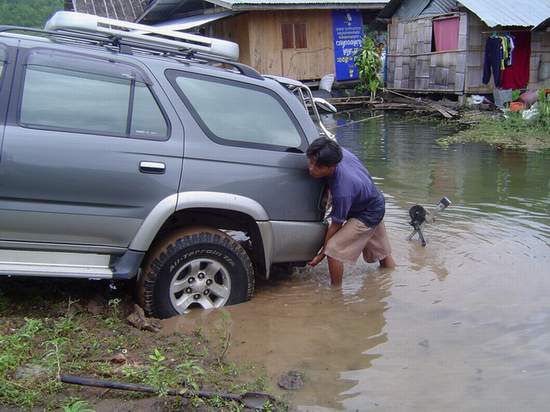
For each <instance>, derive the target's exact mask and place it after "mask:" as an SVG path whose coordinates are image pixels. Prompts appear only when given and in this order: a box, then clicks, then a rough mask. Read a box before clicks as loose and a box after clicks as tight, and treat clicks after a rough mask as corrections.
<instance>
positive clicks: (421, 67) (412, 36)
mask: <svg viewBox="0 0 550 412" xmlns="http://www.w3.org/2000/svg"><path fill="white" fill-rule="evenodd" d="M457 16H459V17H460V30H459V41H458V49H457V50H451V51H445V52H432V35H433V33H432V31H433V29H432V27H433V24H432V20H433V16H430V17H428V16H426V17H421V18H417V19H411V20H403V21H400V20H398V19H395V18H394V19H393V20H392V23H391V24H390V25H389V27H388V31H389V54H388V59H389V60H388V87H389V88H391V89H400V90H407V91H425V92H434V91H442V92H443V91H444V92H449V93H461V92H463V90H464V81H465V72H466V40H467V27H468V26H467V24H468V16H467V14H466V13H460V14H457Z"/></svg>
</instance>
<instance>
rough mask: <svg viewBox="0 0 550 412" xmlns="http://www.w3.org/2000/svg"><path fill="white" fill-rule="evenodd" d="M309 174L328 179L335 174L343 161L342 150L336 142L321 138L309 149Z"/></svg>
mask: <svg viewBox="0 0 550 412" xmlns="http://www.w3.org/2000/svg"><path fill="white" fill-rule="evenodd" d="M306 154H307V159H308V167H309V174H310V175H311V176H313V177H317V178H320V177H328V176H332V175H333V174H334V171H335V170H336V166H338V163H340V161H341V160H342V149H341V148H340V145H338V143H336V141H335V140H332V139H329V138H328V137H320V138H318V139H317V140H315V141H314V142H313V143H312V144H311V145H310V146H309V147H308V149H307V152H306Z"/></svg>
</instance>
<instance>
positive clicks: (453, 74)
mask: <svg viewBox="0 0 550 412" xmlns="http://www.w3.org/2000/svg"><path fill="white" fill-rule="evenodd" d="M460 16H461V17H460V32H459V46H458V47H459V49H458V50H457V51H455V52H442V53H437V52H434V53H432V52H430V50H431V42H432V17H433V16H430V17H423V18H419V19H414V20H408V21H399V20H398V19H393V20H392V23H391V24H390V26H389V29H388V30H389V55H388V58H389V60H388V87H389V88H391V89H401V90H408V91H422V92H434V91H442V92H454V93H460V92H464V93H466V94H488V93H492V92H493V89H494V80H493V77H492V76H491V80H490V81H489V84H487V85H485V84H483V83H482V78H483V64H484V56H485V42H486V41H487V38H488V37H489V35H490V32H491V29H490V28H489V27H488V26H487V25H486V24H485V23H483V22H482V21H481V20H480V19H479V17H477V16H476V15H474V14H472V13H460ZM541 65H547V66H545V67H544V68H546V67H548V70H550V33H548V32H533V33H532V40H531V62H530V79H529V86H528V87H529V88H530V89H537V88H542V87H546V88H550V78H547V79H544V78H541V77H540V74H541V73H543V72H544V70H542V69H543V68H541Z"/></svg>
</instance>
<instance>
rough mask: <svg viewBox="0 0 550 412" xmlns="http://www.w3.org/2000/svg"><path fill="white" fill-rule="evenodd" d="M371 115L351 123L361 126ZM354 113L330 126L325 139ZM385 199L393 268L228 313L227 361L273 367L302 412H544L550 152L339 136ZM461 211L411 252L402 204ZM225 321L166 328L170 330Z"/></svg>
mask: <svg viewBox="0 0 550 412" xmlns="http://www.w3.org/2000/svg"><path fill="white" fill-rule="evenodd" d="M366 115H368V114H360V113H355V114H353V115H347V116H348V117H350V120H357V119H359V118H360V117H361V116H366ZM346 120H347V119H346V115H343V116H342V115H340V116H336V117H330V118H327V119H326V122H327V124H328V126H329V127H331V126H332V127H334V126H336V125H339V124H342V123H343V122H345V121H346ZM336 130H337V138H338V140H339V142H340V143H341V144H342V145H343V146H344V147H346V148H348V149H350V150H351V151H353V152H354V153H356V154H357V155H358V156H359V157H360V158H361V159H362V160H363V161H364V162H365V164H366V165H367V167H368V169H369V170H370V172H371V174H372V175H373V176H374V177H375V178H376V181H377V183H378V184H379V186H380V187H381V188H382V190H383V191H384V193H385V195H386V198H387V213H386V218H385V221H386V226H387V227H388V232H389V236H390V240H391V242H392V247H393V253H394V257H395V258H396V260H397V262H398V267H397V268H396V269H395V270H394V271H391V272H385V271H381V270H380V269H378V267H377V265H367V264H365V263H362V262H360V263H358V264H357V265H356V266H354V267H348V268H347V269H346V274H345V276H344V284H343V286H342V288H341V289H339V288H338V289H334V288H330V287H329V286H328V275H327V268H326V265H320V267H318V268H316V269H315V270H304V271H301V272H298V273H295V274H293V275H292V276H289V277H287V278H282V279H275V280H272V281H270V282H267V283H262V284H260V285H258V287H257V291H256V296H255V297H254V299H253V300H252V301H251V302H248V303H246V304H243V305H237V306H234V307H230V308H226V309H223V311H224V312H225V313H227V314H228V315H229V319H230V322H231V336H232V345H231V348H230V350H229V353H228V356H229V358H230V359H233V360H236V361H238V362H242V361H244V360H250V361H255V362H259V363H261V364H263V365H265V368H266V373H267V376H268V383H269V384H270V385H271V386H272V387H276V386H277V383H276V382H277V379H278V377H279V376H280V374H281V373H283V372H286V371H288V370H300V371H303V372H304V373H305V375H306V378H305V386H304V388H303V389H301V390H299V391H294V392H284V391H282V390H281V391H279V394H280V395H281V396H285V397H287V398H288V399H289V400H290V402H291V403H292V404H294V405H299V409H301V410H312V411H313V410H315V411H322V410H323V411H324V410H361V411H362V410H376V411H379V410H384V411H394V410H423V411H446V410H452V411H476V410H488V409H496V408H499V409H505V410H510V411H512V410H514V411H515V410H545V409H546V408H547V405H548V401H549V400H550V396H549V395H547V392H548V391H547V388H548V386H549V385H550V343H549V342H550V301H549V300H548V296H550V276H549V275H550V247H549V246H550V213H549V212H550V152H549V151H546V152H534V153H531V152H517V151H498V150H494V149H492V148H490V147H487V146H483V145H477V144H469V145H457V146H451V147H448V148H443V147H440V146H439V145H437V143H436V140H437V138H439V137H443V136H446V135H448V134H450V133H453V129H452V128H450V127H446V126H438V125H430V124H419V123H415V122H409V121H404V120H403V119H402V118H400V117H398V116H385V117H383V118H380V119H373V120H371V121H367V122H361V123H354V124H352V125H350V126H349V127H339V128H337V129H336ZM444 195H445V196H448V197H449V198H450V199H451V200H452V201H453V206H452V207H451V208H449V209H448V210H447V211H445V212H444V213H443V214H442V215H441V216H440V218H439V219H438V221H437V222H436V223H435V224H433V225H430V226H429V227H427V228H426V230H425V235H426V237H427V239H428V242H429V243H428V246H427V247H426V248H423V247H421V246H420V244H419V243H418V242H417V241H412V242H407V241H406V240H405V238H406V236H407V235H408V234H409V233H410V227H409V226H408V224H407V221H408V213H407V211H408V208H409V207H410V206H411V205H412V204H414V203H421V204H423V205H425V206H430V205H433V204H435V203H436V202H437V201H438V200H439V199H440V198H441V197H442V196H444ZM219 312H220V311H218V312H194V313H191V314H189V315H186V316H182V317H179V318H175V319H172V320H168V321H165V327H166V331H171V330H174V329H178V328H184V327H185V325H195V326H196V325H197V324H202V325H204V326H205V327H207V326H208V325H209V324H211V323H213V322H211V321H212V320H213V319H216V316H220V315H219Z"/></svg>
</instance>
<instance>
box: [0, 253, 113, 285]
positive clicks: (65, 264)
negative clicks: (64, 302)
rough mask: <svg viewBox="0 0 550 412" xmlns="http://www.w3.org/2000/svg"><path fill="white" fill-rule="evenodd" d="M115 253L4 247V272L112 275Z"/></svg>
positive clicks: (0, 256)
mask: <svg viewBox="0 0 550 412" xmlns="http://www.w3.org/2000/svg"><path fill="white" fill-rule="evenodd" d="M110 262H111V255H99V254H92V253H70V252H42V251H40V252H38V251H34V250H32V251H30V250H0V276H40V277H61V278H87V279H89V278H91V279H112V278H113V275H114V271H113V269H112V268H111V266H110V264H109V263H110Z"/></svg>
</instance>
